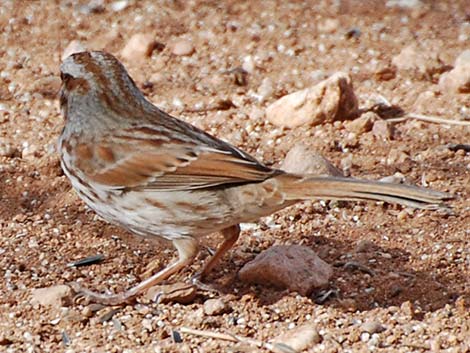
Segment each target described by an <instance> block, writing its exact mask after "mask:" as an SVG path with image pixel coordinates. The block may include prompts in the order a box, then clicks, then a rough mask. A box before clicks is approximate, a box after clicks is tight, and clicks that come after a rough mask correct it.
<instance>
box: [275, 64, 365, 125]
mask: <svg viewBox="0 0 470 353" xmlns="http://www.w3.org/2000/svg"><path fill="white" fill-rule="evenodd" d="M357 108H358V102H357V98H356V95H355V94H354V91H353V85H352V81H351V77H350V76H349V75H348V74H346V73H344V72H338V73H336V74H334V75H332V76H331V77H329V78H328V79H326V80H324V81H322V82H320V83H318V84H317V85H315V86H313V87H309V88H306V89H303V90H301V91H297V92H294V93H291V94H289V95H287V96H284V97H282V98H280V99H278V100H277V101H275V102H274V103H272V104H271V105H270V106H268V107H267V108H266V117H267V119H268V120H269V121H270V122H271V123H272V124H274V125H276V126H282V127H289V128H294V127H296V126H300V125H307V124H308V125H319V124H322V123H328V122H333V121H336V120H345V119H350V118H353V117H355V116H356V115H357Z"/></svg>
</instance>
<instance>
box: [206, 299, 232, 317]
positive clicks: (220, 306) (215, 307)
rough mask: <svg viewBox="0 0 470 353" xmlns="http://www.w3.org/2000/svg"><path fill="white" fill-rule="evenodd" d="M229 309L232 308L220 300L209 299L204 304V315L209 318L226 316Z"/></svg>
mask: <svg viewBox="0 0 470 353" xmlns="http://www.w3.org/2000/svg"><path fill="white" fill-rule="evenodd" d="M229 309H230V307H229V306H228V305H227V303H226V302H225V301H224V300H222V299H220V298H218V299H207V300H206V301H205V302H204V314H206V315H209V316H213V315H220V314H224V313H226V312H227V311H229Z"/></svg>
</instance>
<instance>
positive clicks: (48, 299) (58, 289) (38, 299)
mask: <svg viewBox="0 0 470 353" xmlns="http://www.w3.org/2000/svg"><path fill="white" fill-rule="evenodd" d="M71 303H72V290H71V289H70V287H69V286H66V285H63V284H62V285H58V286H53V287H47V288H37V289H33V291H32V292H31V304H33V305H36V304H39V305H42V306H50V307H55V308H59V307H62V306H68V305H70V304H71Z"/></svg>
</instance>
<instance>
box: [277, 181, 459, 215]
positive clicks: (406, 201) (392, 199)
mask: <svg viewBox="0 0 470 353" xmlns="http://www.w3.org/2000/svg"><path fill="white" fill-rule="evenodd" d="M281 179H284V180H282V181H281V182H282V184H283V185H282V189H283V191H284V192H285V195H286V198H287V199H289V200H304V199H312V198H316V199H328V200H353V201H360V200H376V201H385V202H389V203H398V204H401V205H405V206H410V207H414V208H421V209H439V208H441V209H445V208H447V207H446V206H445V205H444V200H447V199H451V198H452V195H450V194H447V193H443V192H439V191H434V190H428V189H425V188H421V187H416V186H411V185H403V184H393V183H385V182H380V181H369V180H357V179H353V178H342V177H317V176H312V177H310V176H295V175H291V174H286V175H283V176H281Z"/></svg>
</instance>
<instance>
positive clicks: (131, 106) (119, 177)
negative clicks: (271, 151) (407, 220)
mask: <svg viewBox="0 0 470 353" xmlns="http://www.w3.org/2000/svg"><path fill="white" fill-rule="evenodd" d="M60 75H61V80H62V85H61V89H60V93H59V100H60V109H61V114H62V115H63V118H64V126H63V129H62V132H61V134H60V137H59V141H58V152H59V155H60V162H61V167H62V169H63V171H64V174H65V175H66V176H67V177H68V179H69V180H70V182H71V185H72V187H73V189H75V191H76V192H77V193H78V195H79V196H80V198H81V199H82V200H83V201H84V202H85V204H86V205H87V206H88V207H90V208H91V209H92V210H94V211H95V212H96V213H97V214H98V215H99V216H100V217H101V218H103V219H104V220H106V221H107V222H109V223H112V224H115V225H118V226H120V227H122V228H124V229H126V230H128V231H130V232H131V233H133V234H135V235H137V236H143V237H150V238H163V239H167V240H169V241H170V242H171V243H172V245H173V246H174V248H175V249H176V251H177V254H178V255H177V258H176V260H174V261H173V262H172V263H171V264H169V265H168V266H166V267H165V268H163V269H162V270H160V271H158V272H156V273H155V274H153V275H151V276H150V277H149V278H147V279H145V280H143V281H142V282H140V283H138V284H136V285H135V286H133V287H131V288H129V289H127V290H125V291H122V292H119V293H115V294H105V293H100V292H94V291H91V290H89V289H87V288H85V287H82V286H81V285H79V284H78V283H74V284H73V289H74V290H75V292H77V293H79V294H80V295H81V296H83V297H86V298H87V299H88V300H89V301H91V302H96V303H102V304H105V305H119V304H123V303H127V302H129V301H132V300H135V299H136V297H137V296H138V295H140V294H142V293H143V292H145V291H146V290H148V289H149V288H150V287H152V286H154V285H156V284H158V283H160V282H162V281H163V280H165V279H167V278H169V277H170V276H172V275H174V274H175V273H177V272H179V271H181V270H183V269H184V268H186V267H188V266H189V265H190V264H192V263H193V261H194V260H195V257H196V256H197V254H198V252H199V249H200V240H201V237H203V236H205V235H208V234H211V233H215V232H220V233H221V234H222V235H223V240H222V242H221V244H220V245H219V247H218V248H217V250H216V251H215V253H214V254H213V256H212V257H211V258H210V259H209V260H208V261H207V262H206V263H205V264H204V265H203V267H202V270H201V271H200V272H199V273H197V274H196V276H195V278H198V279H202V278H204V276H205V275H207V274H208V273H209V272H210V271H211V270H212V269H213V268H214V267H215V266H216V264H217V263H218V262H219V260H220V259H221V258H222V257H223V256H224V254H225V253H226V252H227V251H228V250H229V249H230V248H232V246H233V245H234V244H235V242H236V241H237V239H238V237H239V234H240V227H239V224H240V223H244V222H253V221H256V220H257V219H259V218H260V217H263V216H267V215H270V214H272V213H274V212H276V211H278V210H281V209H283V208H285V207H287V206H291V205H293V204H295V203H297V202H300V201H303V200H310V199H325V200H352V201H357V200H359V201H360V200H365V201H385V202H388V203H397V204H401V205H405V206H410V207H415V208H421V209H438V208H441V207H444V206H443V205H444V204H445V200H447V199H449V198H451V195H449V194H448V193H444V192H438V191H433V190H430V189H425V188H421V187H416V186H412V185H404V184H394V183H386V182H380V181H370V180H360V179H354V178H350V177H332V176H313V175H298V174H293V173H288V172H285V171H282V170H280V169H276V168H272V167H270V166H267V165H266V164H264V163H262V162H260V161H258V160H256V159H255V158H254V157H252V156H251V155H249V154H248V153H246V152H244V151H242V150H241V149H239V148H237V147H235V146H233V145H231V144H229V143H227V142H224V141H222V140H220V139H218V138H216V137H214V136H212V135H210V134H208V133H206V132H204V131H203V130H201V129H198V128H197V127H195V126H193V125H191V124H189V123H187V122H184V121H182V120H180V119H177V118H175V117H173V116H171V115H169V114H167V113H166V112H164V111H163V110H161V109H159V108H158V107H157V106H155V105H154V104H152V103H151V102H150V101H149V100H147V99H146V98H145V96H144V94H143V93H142V92H141V91H140V90H139V88H138V87H137V85H136V84H135V82H134V81H133V79H132V78H131V77H130V76H129V74H128V73H127V71H126V69H125V68H124V66H123V65H122V64H121V63H120V62H119V60H118V59H117V58H116V57H115V56H113V55H112V54H109V53H107V52H103V51H84V52H78V53H74V54H72V55H70V56H69V57H67V58H66V59H65V60H64V61H63V62H62V63H61V65H60Z"/></svg>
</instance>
